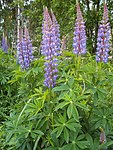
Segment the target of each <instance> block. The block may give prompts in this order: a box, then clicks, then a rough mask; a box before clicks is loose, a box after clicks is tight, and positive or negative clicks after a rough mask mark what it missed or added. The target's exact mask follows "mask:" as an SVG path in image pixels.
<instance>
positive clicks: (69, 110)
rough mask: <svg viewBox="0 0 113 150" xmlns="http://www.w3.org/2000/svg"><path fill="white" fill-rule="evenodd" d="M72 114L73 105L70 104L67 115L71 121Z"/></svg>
mask: <svg viewBox="0 0 113 150" xmlns="http://www.w3.org/2000/svg"><path fill="white" fill-rule="evenodd" d="M72 112H73V104H70V105H69V106H68V108H67V115H68V118H69V119H70V118H71V116H72Z"/></svg>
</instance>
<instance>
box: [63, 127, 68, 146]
mask: <svg viewBox="0 0 113 150" xmlns="http://www.w3.org/2000/svg"><path fill="white" fill-rule="evenodd" d="M64 139H65V141H66V142H67V143H68V142H69V133H68V130H67V129H66V128H64Z"/></svg>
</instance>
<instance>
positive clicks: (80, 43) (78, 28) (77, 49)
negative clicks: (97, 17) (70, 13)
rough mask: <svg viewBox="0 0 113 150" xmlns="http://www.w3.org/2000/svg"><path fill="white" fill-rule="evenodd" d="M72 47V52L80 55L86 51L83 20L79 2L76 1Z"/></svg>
mask: <svg viewBox="0 0 113 150" xmlns="http://www.w3.org/2000/svg"><path fill="white" fill-rule="evenodd" d="M73 48H74V54H77V55H81V54H85V53H86V32H85V22H84V20H83V17H82V12H81V10H80V5H79V3H77V19H76V23H75V28H74V38H73Z"/></svg>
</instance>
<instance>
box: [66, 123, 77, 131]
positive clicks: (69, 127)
mask: <svg viewBox="0 0 113 150" xmlns="http://www.w3.org/2000/svg"><path fill="white" fill-rule="evenodd" d="M66 127H67V128H68V129H69V130H71V131H74V132H76V129H75V124H74V123H70V124H66Z"/></svg>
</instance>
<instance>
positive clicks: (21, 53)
mask: <svg viewBox="0 0 113 150" xmlns="http://www.w3.org/2000/svg"><path fill="white" fill-rule="evenodd" d="M17 53H18V55H17V56H18V62H19V64H20V66H21V68H22V69H23V70H26V69H28V68H29V67H30V63H31V61H32V60H33V55H32V42H31V40H30V37H29V33H28V30H27V28H26V27H25V28H24V34H23V35H22V31H20V36H19V39H18V43H17Z"/></svg>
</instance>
